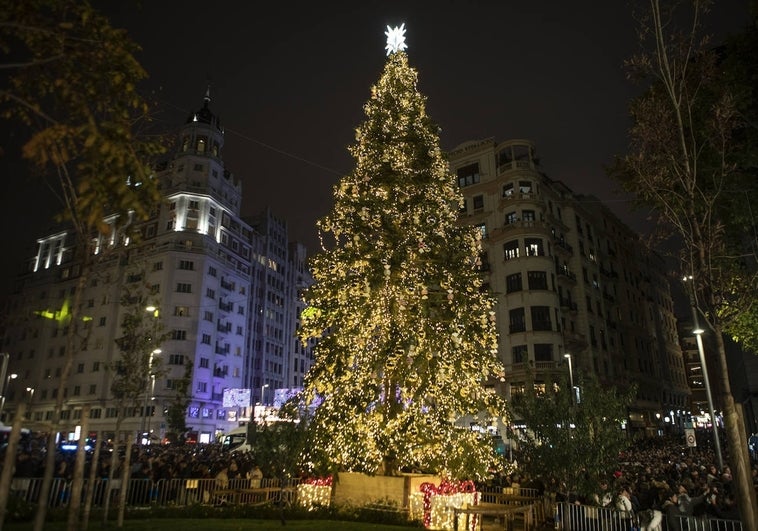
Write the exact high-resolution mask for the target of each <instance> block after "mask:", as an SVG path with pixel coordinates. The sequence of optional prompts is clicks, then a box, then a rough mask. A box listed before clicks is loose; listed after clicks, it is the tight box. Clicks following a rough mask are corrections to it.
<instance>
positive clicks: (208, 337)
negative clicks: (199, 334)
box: [200, 334, 211, 345]
mask: <svg viewBox="0 0 758 531" xmlns="http://www.w3.org/2000/svg"><path fill="white" fill-rule="evenodd" d="M200 342H201V343H202V344H204V345H210V344H211V335H210V334H203V338H202V339H201V340H200Z"/></svg>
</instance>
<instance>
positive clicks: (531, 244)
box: [524, 238, 545, 256]
mask: <svg viewBox="0 0 758 531" xmlns="http://www.w3.org/2000/svg"><path fill="white" fill-rule="evenodd" d="M524 247H525V248H526V255H527V256H545V249H544V248H543V246H542V239H541V238H526V239H525V240H524Z"/></svg>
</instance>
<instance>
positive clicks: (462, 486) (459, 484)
mask: <svg viewBox="0 0 758 531" xmlns="http://www.w3.org/2000/svg"><path fill="white" fill-rule="evenodd" d="M419 491H421V493H422V494H423V495H424V527H426V528H429V527H430V526H431V525H432V499H433V498H434V496H448V497H450V496H453V497H456V498H461V499H454V500H451V501H452V502H453V503H451V504H449V505H448V506H451V505H452V506H460V505H462V504H463V503H466V502H467V501H468V500H467V498H469V497H468V496H456V495H458V494H473V505H478V503H479V496H478V493H477V492H476V485H474V482H473V481H470V480H466V481H448V480H442V481H441V482H440V484H439V485H435V484H434V483H429V482H426V483H422V484H421V485H420V486H419ZM439 519H440V518H437V520H439ZM471 528H472V529H476V515H474V517H473V519H472V527H471Z"/></svg>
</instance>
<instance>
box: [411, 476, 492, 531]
mask: <svg viewBox="0 0 758 531" xmlns="http://www.w3.org/2000/svg"><path fill="white" fill-rule="evenodd" d="M478 503H479V493H478V492H477V491H476V486H475V485H474V482H473V481H445V480H443V481H442V482H441V483H440V484H439V485H435V484H434V483H422V484H421V486H420V487H419V492H414V493H412V494H411V497H410V518H411V520H422V521H423V523H424V527H426V528H427V529H444V530H450V529H454V525H455V521H454V518H455V513H454V512H453V509H462V508H465V507H466V506H469V505H477V504H478ZM477 524H478V518H477V515H473V516H472V518H471V520H470V521H469V530H470V531H474V530H476V529H477ZM458 529H466V515H460V516H459V520H458Z"/></svg>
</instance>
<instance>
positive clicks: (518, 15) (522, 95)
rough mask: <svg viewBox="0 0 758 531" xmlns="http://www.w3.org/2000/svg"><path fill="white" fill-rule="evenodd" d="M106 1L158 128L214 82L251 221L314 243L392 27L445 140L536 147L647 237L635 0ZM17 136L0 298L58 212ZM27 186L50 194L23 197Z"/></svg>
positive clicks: (7, 143)
mask: <svg viewBox="0 0 758 531" xmlns="http://www.w3.org/2000/svg"><path fill="white" fill-rule="evenodd" d="M747 4H748V2H747V1H746V0H724V1H717V2H716V6H715V7H714V8H713V11H712V13H711V15H710V16H709V25H710V29H711V31H712V32H714V33H715V34H716V35H717V36H718V37H723V36H724V35H725V34H726V33H728V32H734V31H738V30H740V29H741V28H742V27H744V25H745V24H746V23H747V20H748V15H747V11H748V8H747ZM96 5H100V6H103V8H105V11H106V13H108V14H109V16H110V17H111V20H112V23H113V25H114V26H116V27H123V28H125V29H127V30H128V32H129V34H130V36H131V37H132V39H133V40H135V41H136V42H137V43H139V44H140V45H141V46H142V48H143V51H142V52H141V53H140V54H139V56H138V58H139V60H140V62H141V63H142V65H143V66H144V67H145V69H146V70H147V71H148V73H149V76H150V77H149V80H148V81H147V82H146V85H145V89H146V90H149V91H152V92H153V97H154V99H156V100H157V101H158V103H159V104H160V105H161V107H162V109H163V112H161V113H160V114H159V116H158V123H157V124H156V125H157V126H158V127H159V128H161V129H163V130H175V129H176V128H177V127H178V126H179V125H180V124H182V123H184V120H185V119H186V118H187V116H188V115H189V113H190V112H191V111H193V110H197V109H199V108H200V107H201V106H202V101H203V95H204V93H205V90H206V86H207V85H208V83H209V81H210V87H211V89H210V90H211V98H212V101H211V109H212V110H213V111H214V112H215V113H216V114H217V115H219V116H220V118H221V122H222V125H223V126H224V127H225V131H226V146H225V148H224V153H223V154H224V159H225V162H226V167H227V169H229V170H230V171H231V172H232V173H233V174H235V175H236V176H237V177H238V178H240V179H241V180H242V183H243V197H244V202H243V208H242V210H243V214H254V213H256V212H259V211H260V210H262V209H264V208H266V207H270V208H271V209H272V211H273V212H274V213H275V214H276V215H278V216H280V217H283V218H285V219H286V220H287V222H288V224H289V236H290V239H291V240H299V241H302V242H304V243H305V244H306V245H307V246H308V248H309V251H311V252H312V251H315V250H316V242H317V240H316V230H315V221H316V219H318V218H319V217H321V216H323V215H324V214H326V213H327V212H328V211H329V210H330V208H331V206H332V204H333V200H332V187H333V185H334V184H335V183H336V182H337V180H338V179H339V178H340V177H341V176H342V175H345V174H347V173H349V172H350V171H351V170H352V168H353V161H352V159H351V157H350V156H349V154H348V152H347V146H348V145H350V144H352V143H353V140H354V131H355V128H356V127H357V126H358V125H359V124H360V123H361V122H362V121H363V117H364V115H363V105H364V104H365V103H366V101H367V100H368V98H369V95H370V87H371V85H372V84H374V83H375V82H376V81H377V80H378V78H379V76H380V74H381V72H382V69H383V66H384V61H385V49H384V45H385V36H384V31H385V29H386V26H387V25H388V24H389V25H393V26H395V25H399V24H401V23H403V22H404V23H405V25H406V30H407V31H406V43H407V44H408V49H407V53H408V56H409V60H410V63H411V65H412V66H413V67H415V68H416V69H417V70H418V71H419V89H420V90H421V91H422V92H423V93H424V94H425V95H426V96H427V98H428V100H427V110H428V112H429V114H430V116H431V117H432V119H433V120H434V121H435V122H436V123H437V124H438V125H439V126H440V127H441V128H442V133H441V141H442V147H443V149H446V150H450V149H452V148H454V147H455V146H457V145H458V144H460V143H462V142H464V141H467V140H474V139H484V138H489V137H494V138H495V139H496V140H497V141H503V140H508V139H513V138H526V139H529V140H532V141H534V142H535V143H536V149H537V154H538V156H539V157H540V159H541V163H542V169H543V170H544V171H545V172H546V173H547V175H548V176H549V177H551V178H552V179H554V180H560V181H563V182H565V183H566V184H567V185H568V186H569V187H570V188H572V189H573V190H574V191H576V192H579V193H585V194H593V195H595V196H597V197H598V198H599V199H601V200H603V202H605V203H606V204H608V206H609V207H610V208H611V209H612V210H613V211H615V212H616V213H617V215H618V216H619V217H620V218H621V219H622V220H624V221H626V222H627V223H629V224H630V225H631V226H632V227H634V228H636V229H638V230H643V227H644V224H643V223H642V222H641V220H643V219H644V217H645V215H644V213H631V212H630V202H629V200H628V198H627V197H625V196H623V195H621V194H619V192H618V191H617V188H616V187H615V185H614V184H613V183H612V182H610V181H609V179H608V178H607V177H606V176H605V172H604V169H603V168H604V167H605V166H607V165H608V164H610V163H611V162H612V160H613V157H614V155H616V154H621V153H623V152H624V150H625V148H626V136H625V132H626V129H627V127H628V118H627V107H628V103H629V100H630V98H631V97H632V96H633V95H634V94H635V93H636V92H637V90H638V89H637V88H636V87H635V86H633V85H632V84H631V83H630V82H629V81H627V80H626V79H625V75H624V69H623V61H624V59H626V58H628V57H629V56H630V55H631V54H632V53H633V52H634V51H635V50H636V49H637V41H636V38H635V30H634V20H633V15H632V7H631V5H630V3H629V2H628V1H626V0H609V1H605V2H597V1H589V0H575V1H572V2H563V1H557V0H553V1H546V0H530V1H519V2H516V1H505V0H492V1H475V0H469V1H451V0H437V1H434V2H431V1H429V2H426V1H415V2H410V1H405V2H391V1H371V0H354V1H352V2H347V1H344V2H300V1H288V2H247V1H245V2H242V1H229V0H215V1H204V2H200V1H196V0H182V1H181V2H179V1H155V0H151V1H145V2H144V3H142V4H139V3H134V2H127V1H123V0H119V1H118V2H112V1H105V0H102V1H98V2H96ZM13 131H14V129H13V128H12V127H10V126H9V124H8V123H7V122H5V123H0V139H2V142H3V144H4V146H3V147H4V151H5V154H4V159H3V160H0V163H2V167H1V168H0V169H1V170H2V175H3V178H2V179H0V182H2V183H3V184H2V188H0V190H2V197H3V202H4V205H5V208H3V209H0V210H1V211H2V214H1V215H2V221H3V225H4V226H5V227H12V228H13V229H14V230H12V231H9V232H6V233H5V234H4V243H5V247H6V257H5V260H3V261H2V271H1V272H0V275H1V276H0V278H1V279H2V283H3V285H2V286H0V287H2V288H3V291H2V293H4V292H5V290H6V289H7V286H8V285H9V278H10V277H11V276H12V275H13V274H15V273H17V272H18V271H20V270H21V269H23V263H24V259H25V258H27V257H29V256H31V253H33V251H34V246H33V243H34V240H35V238H36V237H37V236H39V235H41V234H44V232H45V228H46V227H47V226H48V223H47V219H46V218H48V215H47V213H48V212H49V213H50V214H52V211H53V210H54V209H56V208H57V207H54V206H52V203H53V202H52V201H51V200H50V197H49V194H46V193H45V192H44V187H42V186H41V185H40V183H39V182H37V181H31V180H30V179H29V177H28V173H27V172H26V171H25V169H24V167H23V166H22V165H19V164H16V163H14V161H13V158H14V149H17V148H16V146H15V145H14V142H13V137H12V135H11V133H12V132H13ZM29 193H35V194H37V197H38V200H37V201H35V202H34V203H32V204H31V205H30V204H29V203H28V202H27V201H26V199H23V200H21V201H20V200H19V198H20V197H24V196H25V195H27V194H29ZM40 194H41V195H40ZM16 204H18V205H22V204H25V205H27V206H26V207H25V208H24V211H22V212H20V213H19V212H18V211H17V209H15V208H10V205H16ZM48 209H52V210H48Z"/></svg>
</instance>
